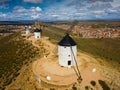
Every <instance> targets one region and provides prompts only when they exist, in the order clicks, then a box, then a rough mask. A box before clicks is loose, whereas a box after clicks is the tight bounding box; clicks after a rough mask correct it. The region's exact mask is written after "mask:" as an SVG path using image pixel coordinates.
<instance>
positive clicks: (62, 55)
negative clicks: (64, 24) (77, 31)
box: [58, 34, 77, 67]
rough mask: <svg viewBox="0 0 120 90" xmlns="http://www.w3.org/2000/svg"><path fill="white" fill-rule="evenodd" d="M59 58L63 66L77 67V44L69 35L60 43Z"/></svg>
mask: <svg viewBox="0 0 120 90" xmlns="http://www.w3.org/2000/svg"><path fill="white" fill-rule="evenodd" d="M58 56H59V64H60V65H61V66H64V67H68V66H73V65H74V66H75V65H76V56H77V44H76V42H75V41H74V40H73V39H72V38H71V37H70V36H69V34H66V36H65V37H63V39H62V40H61V41H60V42H59V43H58Z"/></svg>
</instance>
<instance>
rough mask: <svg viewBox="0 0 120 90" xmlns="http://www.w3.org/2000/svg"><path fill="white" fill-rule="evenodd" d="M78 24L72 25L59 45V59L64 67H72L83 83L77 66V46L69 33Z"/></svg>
mask: <svg viewBox="0 0 120 90" xmlns="http://www.w3.org/2000/svg"><path fill="white" fill-rule="evenodd" d="M77 23H78V22H77V21H75V22H73V24H72V25H71V27H70V28H69V29H68V30H67V32H66V35H65V36H64V37H63V38H62V40H61V41H60V42H59V43H58V57H59V64H60V65H61V66H63V67H69V66H72V67H73V69H74V71H75V73H76V75H77V77H78V79H77V80H78V82H79V83H80V82H81V81H82V78H81V74H80V71H79V68H78V64H77V59H76V57H77V44H76V42H75V41H74V40H73V39H72V38H71V37H70V36H69V33H70V32H71V31H72V29H73V28H74V26H75V25H76V24H77Z"/></svg>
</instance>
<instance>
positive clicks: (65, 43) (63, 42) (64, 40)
mask: <svg viewBox="0 0 120 90" xmlns="http://www.w3.org/2000/svg"><path fill="white" fill-rule="evenodd" d="M58 45H60V46H75V45H77V44H76V42H75V41H74V40H73V39H72V38H71V37H70V36H69V34H66V35H65V36H64V37H63V38H62V40H61V41H60V42H59V43H58Z"/></svg>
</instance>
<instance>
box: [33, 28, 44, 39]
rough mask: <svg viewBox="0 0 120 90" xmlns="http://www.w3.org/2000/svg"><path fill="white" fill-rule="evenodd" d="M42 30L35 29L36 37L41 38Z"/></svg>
mask: <svg viewBox="0 0 120 90" xmlns="http://www.w3.org/2000/svg"><path fill="white" fill-rule="evenodd" d="M41 32H42V30H41V29H38V28H36V29H35V30H34V36H35V38H41Z"/></svg>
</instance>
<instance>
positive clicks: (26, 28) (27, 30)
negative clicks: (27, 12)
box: [25, 26, 30, 34]
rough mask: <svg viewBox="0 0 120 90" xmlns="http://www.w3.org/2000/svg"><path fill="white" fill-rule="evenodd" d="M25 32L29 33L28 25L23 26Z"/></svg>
mask: <svg viewBox="0 0 120 90" xmlns="http://www.w3.org/2000/svg"><path fill="white" fill-rule="evenodd" d="M25 33H26V34H29V33H30V30H29V27H28V26H25Z"/></svg>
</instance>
